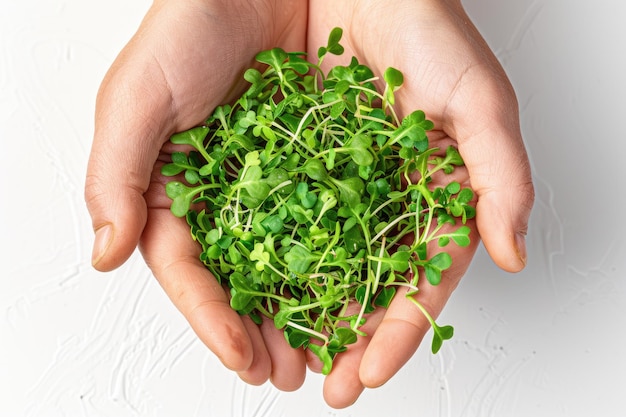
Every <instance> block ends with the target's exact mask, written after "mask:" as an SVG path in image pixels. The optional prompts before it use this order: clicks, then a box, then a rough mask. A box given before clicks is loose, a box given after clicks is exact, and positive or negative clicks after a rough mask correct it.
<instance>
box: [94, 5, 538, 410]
mask: <svg viewBox="0 0 626 417" xmlns="http://www.w3.org/2000/svg"><path fill="white" fill-rule="evenodd" d="M305 5H306V2H305V1H304V0H294V1H287V0H273V1H270V0H267V1H260V0H258V1H256V2H246V1H238V0H235V1H231V2H229V7H223V2H218V1H211V0H190V1H185V2H177V1H172V0H169V1H168V0H160V1H156V2H155V3H154V4H153V6H152V7H151V9H150V10H149V12H148V13H147V15H146V17H145V19H144V21H143V22H142V24H141V26H140V28H139V29H138V31H137V33H136V35H135V36H134V37H133V38H132V39H131V41H130V42H129V43H128V45H127V46H126V47H125V48H124V49H123V50H122V51H121V53H120V55H119V56H118V58H117V59H116V60H115V62H114V63H113V65H112V66H111V68H110V70H109V72H108V73H107V75H106V77H105V79H104V81H103V83H102V86H101V88H100V91H99V94H98V97H97V101H96V119H95V135H94V140H93V146H92V150H91V154H90V158H89V165H88V172H87V177H86V184H85V199H86V203H87V207H88V209H89V212H90V214H91V217H92V222H93V227H94V230H95V232H96V238H95V242H94V250H93V258H92V262H93V265H94V267H95V268H96V269H98V270H100V271H110V270H113V269H115V268H116V267H118V266H119V265H121V264H122V263H124V262H125V261H126V259H127V258H128V257H129V256H130V254H131V253H132V251H133V250H134V249H135V247H137V245H139V248H140V250H141V253H142V255H143V257H144V259H145V261H146V263H147V265H148V266H149V267H150V268H151V270H152V271H153V273H154V275H155V277H156V278H157V280H158V281H159V283H160V284H161V286H162V287H163V289H164V290H165V292H166V293H167V294H168V296H169V297H170V299H171V300H172V302H173V303H174V304H175V305H176V306H177V308H178V309H179V310H180V311H181V313H182V314H183V315H184V316H185V318H186V319H187V320H188V322H189V323H190V325H191V327H192V328H193V329H194V331H195V332H196V334H197V335H198V337H199V338H200V339H201V340H202V341H203V342H204V343H205V344H206V345H207V346H208V348H209V349H211V350H212V351H213V352H214V353H215V354H216V355H217V356H218V357H219V358H220V360H221V361H222V363H223V364H224V365H225V366H226V367H228V368H230V369H232V370H233V371H235V372H237V373H238V375H239V376H240V377H241V379H243V380H244V381H246V382H248V383H250V384H262V383H264V382H265V381H267V380H268V379H269V380H271V382H272V383H273V384H274V385H275V386H276V387H277V388H278V389H281V390H285V391H291V390H295V389H297V388H298V387H300V386H301V385H302V383H303V382H304V377H305V373H306V366H307V364H308V366H309V368H311V369H312V370H314V371H319V370H320V369H321V365H320V364H319V362H318V361H317V360H316V358H315V357H313V356H312V355H310V354H307V353H306V352H304V351H302V350H300V349H298V350H296V349H291V348H290V347H289V346H288V345H287V344H286V342H285V340H284V337H283V335H282V333H281V332H280V331H277V330H276V329H275V328H274V326H273V323H271V322H269V321H267V322H264V323H263V324H262V325H260V326H257V325H255V324H253V323H252V322H251V321H250V320H249V319H248V318H247V317H240V316H239V315H237V314H236V313H235V312H234V311H233V310H232V309H231V308H230V306H229V304H228V295H227V292H225V291H224V288H223V287H222V286H220V285H219V284H218V283H217V282H216V280H215V279H214V278H213V277H212V276H211V274H210V273H209V272H208V271H207V270H206V268H204V266H203V265H202V264H201V263H200V262H199V261H198V254H199V248H198V246H197V245H196V244H195V243H194V242H192V241H191V239H189V229H188V226H187V224H186V222H185V221H184V220H182V219H177V218H175V217H174V216H173V215H171V213H170V212H169V205H170V200H169V199H168V198H167V197H166V196H165V194H164V184H165V182H166V181H167V179H165V178H163V177H162V176H161V175H160V173H159V170H160V167H161V166H162V164H163V163H164V162H166V161H167V160H168V155H169V153H171V152H172V150H173V147H172V146H171V145H169V144H168V143H167V140H168V138H169V137H170V136H171V135H172V134H173V133H175V132H178V131H182V130H185V129H188V128H190V127H193V126H195V125H197V124H199V123H201V122H202V121H203V120H204V118H205V117H206V116H207V115H208V114H210V112H211V111H212V110H213V109H214V108H215V106H217V105H218V104H222V103H224V102H228V101H232V100H234V99H235V98H236V97H237V95H238V93H240V92H241V91H242V89H243V88H244V87H245V84H244V83H242V82H241V74H242V72H243V71H244V70H245V68H247V67H249V66H250V65H252V63H253V58H254V55H255V54H256V53H257V52H259V51H261V50H263V49H269V48H272V47H275V46H280V47H282V48H283V49H285V50H288V51H295V50H298V51H301V50H308V51H309V54H310V55H311V56H316V52H317V48H318V47H319V46H320V45H324V44H325V43H326V39H327V36H328V33H329V32H330V30H331V29H332V28H333V27H335V26H340V27H342V28H344V37H343V39H342V42H341V43H342V45H344V46H345V47H346V52H345V53H344V55H343V56H342V57H331V56H329V57H327V58H326V59H325V61H324V65H325V66H326V67H328V66H331V65H333V64H335V63H345V60H346V59H348V58H349V57H350V56H352V55H354V56H356V57H357V58H358V59H359V60H360V61H361V62H363V63H365V64H367V65H369V66H370V67H371V68H372V69H373V70H374V73H376V74H382V73H383V71H384V70H385V69H386V68H387V67H388V66H393V67H395V68H397V69H399V70H401V71H402V72H403V73H404V76H405V84H404V85H403V87H402V89H401V90H400V91H399V92H398V93H397V95H396V106H397V107H396V108H397V110H398V111H399V113H400V114H401V115H403V114H406V113H409V112H410V111H412V110H413V109H415V108H420V109H423V110H424V111H425V112H426V114H427V115H428V117H429V118H430V119H431V120H433V121H434V122H435V130H434V131H433V132H432V134H431V135H430V139H431V145H433V146H440V147H442V148H444V149H445V147H446V146H447V145H448V144H453V145H455V146H458V148H459V150H460V152H461V154H462V156H463V158H464V160H465V162H466V169H459V170H457V171H456V173H455V179H456V180H458V181H460V182H461V183H463V184H464V185H470V186H471V187H472V188H473V189H474V191H475V192H476V195H477V212H478V214H477V218H476V220H475V221H474V222H472V223H470V226H471V227H472V228H473V234H472V237H473V239H472V245H471V246H470V247H469V248H463V249H458V248H456V249H455V248H452V247H450V248H447V250H448V252H450V253H451V255H452V257H453V267H452V269H450V270H448V271H447V273H446V274H445V275H444V278H443V280H442V283H441V284H440V285H439V286H437V287H431V286H423V288H422V289H421V291H420V293H419V294H418V295H417V298H418V299H419V300H420V302H421V303H422V304H423V305H424V306H425V307H426V308H427V309H428V311H430V312H431V314H433V316H435V317H436V316H437V315H438V314H439V313H440V311H441V310H442V309H443V307H444V305H445V303H446V301H447V300H448V298H449V297H450V294H451V293H452V291H453V290H454V288H456V286H457V284H458V282H459V280H460V279H461V277H462V276H463V275H464V273H465V271H466V270H467V267H468V266H469V264H470V261H471V259H472V257H473V255H474V253H475V249H476V246H477V245H478V242H479V239H478V234H479V235H480V238H481V239H482V241H483V243H484V245H485V247H486V249H487V251H488V252H489V254H490V256H491V257H492V259H493V260H494V262H495V263H496V264H497V265H498V266H500V267H501V268H502V269H504V270H506V271H509V272H516V271H519V270H521V269H522V268H523V267H524V265H525V261H526V251H525V247H524V238H523V237H524V235H525V234H526V230H527V224H528V217H529V215H530V210H531V207H532V204H533V199H534V194H533V186H532V179H531V173H530V168H529V163H528V158H527V155H526V151H525V149H524V145H523V142H522V138H521V134H520V129H519V116H518V107H517V101H516V98H515V94H514V91H513V89H512V87H511V85H510V83H509V81H508V79H507V77H506V74H505V73H504V71H503V70H502V68H501V66H500V64H499V63H498V61H497V60H496V58H495V57H494V56H493V54H492V52H491V51H490V49H489V47H488V46H487V44H486V43H485V42H484V40H483V39H482V37H481V36H480V34H479V33H478V31H477V30H476V29H475V27H474V26H473V25H472V23H471V21H470V20H469V18H468V17H467V15H466V13H465V12H464V10H463V8H462V5H461V3H460V2H459V1H445V0H412V1H409V0H406V1H402V0H396V1H394V5H393V7H389V4H388V2H378V1H375V0H369V1H357V0H344V1H342V2H341V3H338V2H336V1H333V0H315V1H314V2H310V4H308V7H305ZM214 6H215V7H214ZM200 46H201V47H200ZM390 46H393V47H390ZM477 109H478V110H477ZM434 250H436V248H433V253H434ZM428 329H429V324H428V322H427V321H426V319H425V318H424V316H423V315H422V314H421V313H420V312H419V310H418V309H417V308H415V306H414V305H413V304H412V303H410V302H409V301H408V300H406V299H405V297H403V296H402V294H399V296H397V297H396V298H395V300H394V302H393V303H392V305H391V306H390V307H389V309H387V310H383V309H379V310H377V311H375V312H374V313H372V314H371V315H370V316H369V317H368V321H367V324H366V326H365V327H364V328H363V330H364V331H366V333H367V334H368V336H367V337H362V338H360V339H359V341H358V342H357V343H356V344H355V345H351V347H350V349H349V350H348V352H345V353H344V354H341V355H339V356H338V357H337V358H336V360H335V363H334V367H333V371H332V372H331V374H330V375H328V376H327V378H326V380H325V384H324V398H325V400H326V402H327V403H328V404H329V405H330V406H332V407H336V408H342V407H347V406H349V405H350V404H352V403H354V402H355V401H356V400H357V398H358V397H359V395H360V394H361V392H362V391H363V389H364V388H365V387H378V386H380V385H382V384H384V383H385V382H386V381H388V380H389V379H390V378H391V377H392V376H393V375H394V374H395V373H396V372H397V371H398V370H399V369H400V368H401V367H402V366H403V365H404V364H405V363H406V361H407V360H408V359H409V358H410V357H411V356H412V355H413V353H414V352H415V350H416V349H417V347H418V346H419V344H420V342H421V340H422V338H423V337H424V334H425V333H426V332H427V331H428Z"/></svg>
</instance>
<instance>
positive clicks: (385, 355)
mask: <svg viewBox="0 0 626 417" xmlns="http://www.w3.org/2000/svg"><path fill="white" fill-rule="evenodd" d="M406 292H407V291H406V289H401V290H399V291H398V293H397V294H396V296H395V298H394V300H393V302H392V303H391V305H390V306H389V308H388V310H387V312H386V313H385V315H384V317H383V319H382V321H381V323H380V325H379V326H378V328H377V329H376V332H375V333H374V335H373V336H372V340H371V342H370V344H369V348H368V349H367V350H366V351H365V352H364V353H363V360H362V362H361V364H360V368H359V371H358V372H359V379H360V381H361V382H362V384H363V385H364V386H366V387H368V388H376V387H379V386H381V385H383V384H384V383H386V382H387V381H388V380H389V379H390V378H391V377H392V376H393V375H395V374H396V372H398V370H400V368H402V366H404V364H405V363H406V362H407V361H408V360H409V359H410V358H411V356H413V354H414V353H415V351H416V350H417V348H418V346H419V345H420V343H421V341H422V339H423V338H424V335H425V334H426V332H427V331H428V330H429V329H430V323H429V322H428V320H426V318H425V317H424V315H423V314H421V312H420V311H419V310H418V309H417V307H416V306H415V305H413V304H412V303H411V302H410V301H408V300H407V299H406ZM420 296H421V297H420V298H421V299H423V298H424V297H423V294H420ZM423 301H424V303H423V304H426V305H425V307H426V308H428V309H430V310H429V311H432V307H431V305H430V304H429V303H428V302H427V301H426V300H423ZM427 306H428V307H427Z"/></svg>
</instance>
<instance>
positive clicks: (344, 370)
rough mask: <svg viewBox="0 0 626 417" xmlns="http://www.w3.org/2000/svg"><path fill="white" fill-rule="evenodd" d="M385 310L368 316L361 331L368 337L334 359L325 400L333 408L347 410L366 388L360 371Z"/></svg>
mask: <svg viewBox="0 0 626 417" xmlns="http://www.w3.org/2000/svg"><path fill="white" fill-rule="evenodd" d="M384 313H385V310H384V309H381V308H379V309H377V310H375V311H374V312H372V313H371V314H368V315H367V320H366V322H365V324H364V325H363V326H361V328H360V330H362V331H363V332H364V333H365V334H366V335H367V336H359V337H358V339H357V341H356V343H353V344H351V345H348V349H347V350H346V351H345V352H341V353H338V354H337V355H336V356H335V358H334V359H333V367H332V370H331V372H330V374H328V375H327V376H326V379H325V380H324V389H323V392H324V400H325V401H326V403H327V404H328V405H330V406H331V407H333V408H345V407H349V406H350V405H352V404H354V403H355V402H356V400H357V399H358V398H359V396H360V395H361V393H362V392H363V390H364V389H365V386H364V384H363V382H362V380H361V378H360V375H359V369H360V368H361V367H362V366H363V365H362V360H363V356H364V354H365V352H367V350H368V349H369V344H370V342H371V340H372V336H371V335H373V334H375V332H377V330H376V329H377V327H378V326H379V324H380V322H381V320H382V318H383V315H384Z"/></svg>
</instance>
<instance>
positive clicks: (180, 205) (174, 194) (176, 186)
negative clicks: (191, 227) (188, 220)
mask: <svg viewBox="0 0 626 417" xmlns="http://www.w3.org/2000/svg"><path fill="white" fill-rule="evenodd" d="M165 193H166V194H167V196H168V197H169V198H171V199H172V205H171V207H170V210H171V211H172V213H173V214H174V215H175V216H176V217H184V216H185V215H186V214H187V212H188V211H189V208H190V207H191V202H192V200H193V199H194V197H195V196H196V195H197V194H198V190H197V189H196V188H192V187H188V186H186V185H185V184H183V183H182V182H180V181H170V182H168V183H167V184H166V185H165Z"/></svg>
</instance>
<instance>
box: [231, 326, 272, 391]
mask: <svg viewBox="0 0 626 417" xmlns="http://www.w3.org/2000/svg"><path fill="white" fill-rule="evenodd" d="M242 320H243V324H244V326H245V328H246V329H247V332H248V335H249V336H250V341H251V343H252V351H253V357H252V363H251V364H250V367H249V368H248V369H246V370H244V371H241V372H238V375H239V377H240V378H241V379H242V380H243V381H245V382H247V383H248V384H251V385H261V384H263V383H265V382H266V381H267V380H268V378H269V377H270V375H271V372H272V361H271V358H270V355H269V353H268V350H267V347H266V346H265V341H264V340H263V335H262V334H261V331H260V329H259V326H258V325H257V324H256V323H254V322H253V321H252V319H251V318H250V317H245V316H244V317H242Z"/></svg>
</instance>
